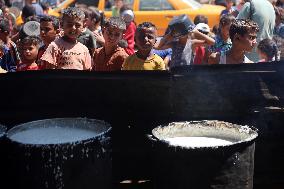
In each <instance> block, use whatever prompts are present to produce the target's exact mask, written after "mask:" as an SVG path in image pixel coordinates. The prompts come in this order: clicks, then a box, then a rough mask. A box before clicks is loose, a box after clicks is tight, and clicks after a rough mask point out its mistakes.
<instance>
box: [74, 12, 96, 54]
mask: <svg viewBox="0 0 284 189" xmlns="http://www.w3.org/2000/svg"><path fill="white" fill-rule="evenodd" d="M82 10H83V11H84V14H85V21H84V29H83V31H82V33H81V34H80V35H79V37H78V41H79V42H80V43H82V44H83V45H85V46H86V47H87V48H88V49H89V53H90V54H91V55H93V54H94V52H95V49H96V38H95V36H94V34H93V32H92V31H91V30H89V29H88V26H89V25H90V22H91V18H90V14H91V13H90V10H88V9H87V8H84V9H82Z"/></svg>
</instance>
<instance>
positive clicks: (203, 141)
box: [165, 137, 233, 148]
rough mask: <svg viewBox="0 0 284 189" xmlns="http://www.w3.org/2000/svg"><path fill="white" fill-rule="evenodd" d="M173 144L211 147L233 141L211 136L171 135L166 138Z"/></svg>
mask: <svg viewBox="0 0 284 189" xmlns="http://www.w3.org/2000/svg"><path fill="white" fill-rule="evenodd" d="M165 140H166V141H168V142H169V143H170V144H171V145H173V146H182V147H193V148H194V147H213V146H224V145H229V144H233V142H231V141H228V140H224V139H219V138H211V137H173V138H166V139H165Z"/></svg>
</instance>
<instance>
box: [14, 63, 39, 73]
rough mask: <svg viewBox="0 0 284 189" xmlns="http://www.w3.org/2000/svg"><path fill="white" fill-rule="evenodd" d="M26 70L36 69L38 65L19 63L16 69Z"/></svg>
mask: <svg viewBox="0 0 284 189" xmlns="http://www.w3.org/2000/svg"><path fill="white" fill-rule="evenodd" d="M26 70H38V66H37V65H36V64H32V65H30V64H25V63H21V64H19V65H18V67H17V71H26Z"/></svg>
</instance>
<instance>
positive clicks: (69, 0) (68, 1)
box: [16, 0, 75, 25]
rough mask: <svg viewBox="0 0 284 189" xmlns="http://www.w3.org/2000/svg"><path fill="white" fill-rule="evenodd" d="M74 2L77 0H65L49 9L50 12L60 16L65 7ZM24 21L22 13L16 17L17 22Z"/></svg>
mask: <svg viewBox="0 0 284 189" xmlns="http://www.w3.org/2000/svg"><path fill="white" fill-rule="evenodd" d="M74 2H75V0H65V1H63V2H62V3H60V4H59V5H58V6H57V7H55V8H53V9H49V11H48V14H49V15H52V16H56V17H59V16H60V14H61V11H62V10H63V9H65V8H67V7H69V6H70V5H71V4H73V3H74ZM22 23H23V19H22V17H21V15H20V16H18V17H17V19H16V24H17V25H21V24H22Z"/></svg>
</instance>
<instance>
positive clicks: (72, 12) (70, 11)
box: [62, 7, 85, 20]
mask: <svg viewBox="0 0 284 189" xmlns="http://www.w3.org/2000/svg"><path fill="white" fill-rule="evenodd" d="M65 17H69V18H73V19H80V20H85V13H84V12H83V11H82V10H81V9H79V8H76V7H68V8H67V9H64V11H63V14H62V20H64V18H65Z"/></svg>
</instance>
